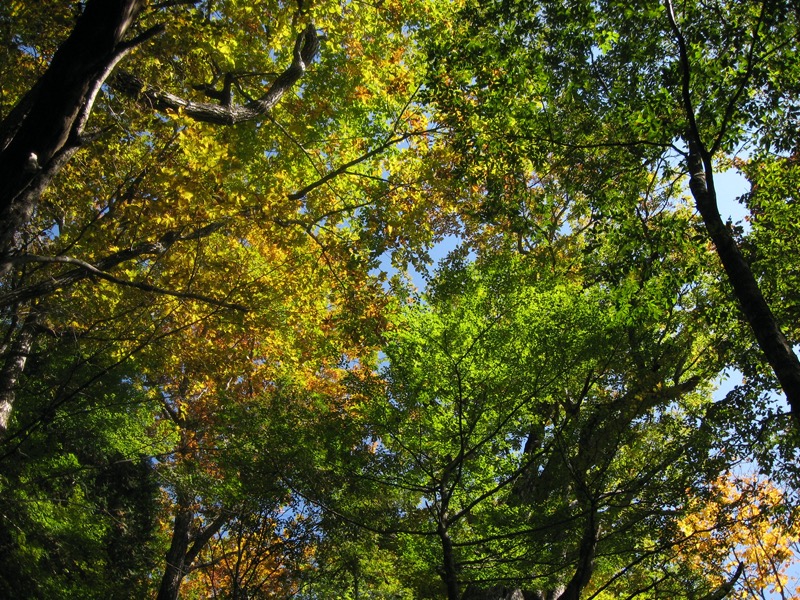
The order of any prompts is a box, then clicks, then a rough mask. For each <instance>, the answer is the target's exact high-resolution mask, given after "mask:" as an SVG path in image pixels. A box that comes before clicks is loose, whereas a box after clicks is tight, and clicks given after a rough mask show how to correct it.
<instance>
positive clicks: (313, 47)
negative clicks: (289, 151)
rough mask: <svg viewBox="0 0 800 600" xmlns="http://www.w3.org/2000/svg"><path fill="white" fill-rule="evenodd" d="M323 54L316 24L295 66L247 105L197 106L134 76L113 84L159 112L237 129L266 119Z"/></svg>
mask: <svg viewBox="0 0 800 600" xmlns="http://www.w3.org/2000/svg"><path fill="white" fill-rule="evenodd" d="M318 51H319V36H318V34H317V30H316V28H315V27H314V25H313V24H312V23H309V24H308V26H306V28H305V29H304V30H303V31H302V32H301V33H300V34H299V35H298V36H297V38H296V39H295V43H294V51H293V53H292V64H291V65H289V67H288V68H287V69H286V70H285V71H283V73H281V74H280V75H278V77H277V78H276V79H275V81H274V82H273V83H272V85H271V86H270V87H269V89H268V90H267V92H266V93H265V94H264V95H263V96H262V97H261V98H259V99H257V100H253V101H251V102H248V103H247V104H244V105H242V104H233V103H221V104H213V103H210V102H194V101H192V100H186V99H184V98H181V97H180V96H176V95H175V94H170V93H169V92H165V91H163V90H159V89H157V88H155V87H152V86H150V85H147V84H146V83H144V82H143V81H142V80H141V79H139V78H138V77H136V76H135V75H132V74H130V73H118V74H117V75H115V76H114V77H113V78H112V79H111V80H110V84H111V87H112V88H113V89H115V90H116V91H118V92H120V93H122V94H125V95H127V96H130V97H133V98H135V99H137V100H139V101H145V102H147V103H149V104H150V105H151V106H152V107H153V108H155V109H157V110H163V111H167V110H172V111H181V112H182V113H183V114H185V115H186V116H188V117H190V118H191V119H194V120H195V121H201V122H204V123H214V124H217V125H235V124H236V123H242V122H244V121H252V120H255V119H257V118H259V117H263V116H265V115H266V114H267V113H268V112H269V111H270V110H272V108H273V107H274V106H275V105H276V104H277V103H278V101H280V99H281V98H282V97H283V95H284V94H285V93H286V92H288V91H289V90H290V89H291V88H292V87H293V86H294V85H295V84H296V83H297V82H298V81H299V80H300V78H301V77H302V76H303V74H304V73H305V71H306V69H307V68H308V66H309V65H310V64H311V62H312V61H313V60H314V57H315V56H316V55H317V52H318Z"/></svg>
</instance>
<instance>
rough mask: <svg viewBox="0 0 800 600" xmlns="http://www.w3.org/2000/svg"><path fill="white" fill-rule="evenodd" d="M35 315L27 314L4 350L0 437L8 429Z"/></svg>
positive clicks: (1, 378) (27, 353) (1, 372)
mask: <svg viewBox="0 0 800 600" xmlns="http://www.w3.org/2000/svg"><path fill="white" fill-rule="evenodd" d="M36 316H37V315H36V313H35V312H31V313H30V314H29V315H28V316H27V318H26V319H25V321H24V322H23V324H22V326H21V327H20V329H19V333H18V334H17V336H16V338H15V339H14V340H13V341H12V342H11V343H9V344H8V346H7V350H6V352H5V355H6V356H5V362H4V364H3V368H2V371H0V438H2V437H3V436H5V434H6V432H7V431H8V422H9V420H10V419H11V410H12V408H13V406H14V397H15V395H16V391H17V382H18V381H19V377H20V375H22V373H23V371H24V370H25V364H26V363H27V361H28V356H29V355H30V351H31V347H32V346H33V340H34V326H35V324H36Z"/></svg>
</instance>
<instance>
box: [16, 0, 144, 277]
mask: <svg viewBox="0 0 800 600" xmlns="http://www.w3.org/2000/svg"><path fill="white" fill-rule="evenodd" d="M144 4H145V0H89V1H88V2H87V3H86V7H85V9H84V11H83V14H82V15H81V16H80V18H79V19H78V21H77V23H76V24H75V28H74V29H73V30H72V33H71V34H70V36H69V37H68V38H67V39H66V40H65V41H64V42H63V43H62V44H61V46H59V48H58V50H57V51H56V53H55V55H54V56H53V60H52V61H51V63H50V65H49V67H48V68H47V71H45V73H44V75H42V77H41V78H40V79H39V81H38V82H36V84H35V85H34V86H33V87H32V88H31V90H30V91H29V92H28V93H27V94H26V95H25V97H23V98H22V100H20V101H19V103H18V104H17V106H16V107H15V108H14V110H12V111H11V112H10V113H9V114H8V116H7V117H6V118H5V119H4V120H3V122H2V123H0V268H4V269H7V268H8V266H7V264H4V263H5V260H4V259H5V257H7V256H8V254H9V252H10V251H11V250H12V249H13V247H14V241H15V239H14V238H15V234H16V233H17V232H18V231H19V229H20V228H21V227H22V226H24V225H25V223H26V222H27V221H28V220H29V219H30V216H31V215H32V214H33V211H34V209H35V208H36V204H37V202H38V199H39V195H40V194H41V191H42V190H43V189H44V187H45V185H46V183H47V182H49V180H50V179H51V178H52V177H53V175H55V173H56V172H57V171H58V170H59V169H60V168H61V167H62V166H63V165H64V164H65V163H66V160H68V159H69V157H70V156H71V154H72V153H73V152H74V151H75V149H76V148H77V147H78V146H79V144H80V136H81V134H82V133H83V127H84V125H85V124H86V120H87V119H88V117H89V113H90V112H91V110H92V105H93V104H94V99H95V97H96V95H97V93H98V91H99V90H100V86H101V85H102V84H103V82H104V81H105V79H106V78H107V77H108V75H109V74H110V73H111V70H112V69H113V68H114V66H115V65H116V64H117V62H119V60H120V59H121V58H122V57H123V56H124V55H125V54H126V53H127V52H128V51H129V50H130V49H131V48H132V47H133V46H134V45H135V44H136V43H138V42H139V41H141V40H142V39H143V38H141V36H140V39H139V40H135V41H134V42H131V43H124V42H123V41H122V40H123V38H124V36H125V34H126V33H127V31H128V29H129V28H130V26H131V25H132V24H133V23H134V21H135V20H136V18H137V16H138V14H139V12H140V11H141V9H142V7H143V6H144Z"/></svg>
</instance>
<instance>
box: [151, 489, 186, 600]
mask: <svg viewBox="0 0 800 600" xmlns="http://www.w3.org/2000/svg"><path fill="white" fill-rule="evenodd" d="M193 519H194V512H193V511H192V510H191V508H189V499H188V497H187V496H186V495H184V494H178V504H177V513H176V514H175V523H174V524H173V526H172V541H171V543H170V545H169V550H168V551H167V557H166V558H167V564H166V566H165V567H164V576H163V577H162V578H161V588H160V589H159V590H158V597H157V599H158V600H177V598H178V591H179V590H180V587H181V582H182V581H183V577H184V575H186V569H185V566H186V565H185V561H186V552H187V550H188V549H189V541H190V537H191V526H192V520H193Z"/></svg>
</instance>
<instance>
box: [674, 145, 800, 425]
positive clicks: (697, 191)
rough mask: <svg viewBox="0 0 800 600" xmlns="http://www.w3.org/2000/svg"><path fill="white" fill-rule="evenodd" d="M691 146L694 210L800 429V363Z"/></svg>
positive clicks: (704, 163) (707, 169) (704, 162)
mask: <svg viewBox="0 0 800 600" xmlns="http://www.w3.org/2000/svg"><path fill="white" fill-rule="evenodd" d="M692 146H694V147H693V148H692V149H691V152H690V155H689V175H690V176H691V180H690V182H689V186H690V188H691V190H692V195H693V196H694V199H695V202H696V203H697V210H698V211H699V212H700V215H701V216H702V217H703V222H704V223H705V226H706V230H707V231H708V234H709V236H710V237H711V240H712V241H713V242H714V247H715V248H716V251H717V255H718V256H719V258H720V261H721V262H722V266H723V267H724V268H725V273H727V275H728V280H729V281H730V283H731V286H732V287H733V291H734V293H735V294H736V298H737V299H738V300H739V305H740V306H741V308H742V312H743V313H744V316H745V318H746V319H747V322H748V323H749V324H750V327H751V329H752V330H753V333H754V334H755V336H756V341H757V342H758V346H759V348H761V351H762V352H763V353H764V356H765V357H766V359H767V362H769V364H770V366H771V367H772V370H773V371H774V372H775V376H776V377H777V378H778V381H779V382H780V385H781V388H782V389H783V392H784V394H786V399H787V401H788V402H789V406H790V407H791V410H792V415H793V417H794V419H795V424H796V425H799V426H800V361H798V359H797V355H795V353H794V351H793V350H792V346H791V344H790V343H789V340H787V339H786V336H785V335H784V334H783V331H781V328H780V325H778V321H777V320H776V319H775V316H774V315H773V314H772V311H771V310H770V308H769V305H768V304H767V301H766V300H765V299H764V295H763V294H762V293H761V289H760V288H759V286H758V282H757V281H756V278H755V276H753V271H752V270H751V269H750V265H749V264H748V262H747V261H746V260H745V258H744V256H742V253H741V251H740V250H739V247H738V246H737V245H736V240H734V239H733V235H732V234H731V232H730V230H729V229H728V227H727V225H725V223H724V222H723V221H722V217H720V215H719V208H718V207H717V195H716V192H715V190H714V179H713V170H712V166H711V164H710V158H707V157H705V158H704V157H701V155H700V152H699V150H698V149H697V148H696V145H695V144H692Z"/></svg>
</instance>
